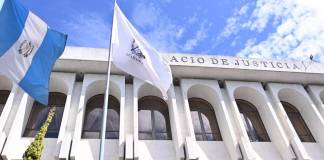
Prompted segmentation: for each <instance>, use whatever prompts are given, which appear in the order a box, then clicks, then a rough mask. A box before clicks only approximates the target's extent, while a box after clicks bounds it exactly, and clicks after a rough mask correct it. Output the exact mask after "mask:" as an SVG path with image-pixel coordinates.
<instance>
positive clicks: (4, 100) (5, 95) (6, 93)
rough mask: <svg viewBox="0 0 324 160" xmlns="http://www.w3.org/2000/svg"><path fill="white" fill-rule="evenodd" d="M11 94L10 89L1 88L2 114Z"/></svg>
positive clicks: (0, 106) (0, 109)
mask: <svg viewBox="0 0 324 160" xmlns="http://www.w3.org/2000/svg"><path fill="white" fill-rule="evenodd" d="M9 95H10V91H9V90H0V116H1V114H2V111H3V109H4V107H5V105H6V103H7V100H8V98H9Z"/></svg>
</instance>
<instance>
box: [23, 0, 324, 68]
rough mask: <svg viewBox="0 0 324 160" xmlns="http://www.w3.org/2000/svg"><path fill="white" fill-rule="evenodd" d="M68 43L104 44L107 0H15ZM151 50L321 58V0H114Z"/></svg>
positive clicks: (323, 42)
mask: <svg viewBox="0 0 324 160" xmlns="http://www.w3.org/2000/svg"><path fill="white" fill-rule="evenodd" d="M19 1H21V2H22V3H23V4H24V5H25V6H26V7H27V8H29V9H30V10H31V11H33V12H34V13H36V14H37V15H38V16H40V17H41V18H42V19H43V20H44V21H46V22H47V23H48V24H49V26H51V28H53V29H56V30H58V31H61V32H64V33H66V34H68V35H69V38H68V45H70V46H82V47H98V48H108V47H109V37H110V30H111V23H112V13H113V0H52V1H49V0H19ZM117 3H118V5H119V6H120V8H121V9H122V10H123V12H124V13H125V15H126V16H127V17H128V19H129V20H130V21H131V23H133V25H134V26H135V27H136V28H137V30H138V31H139V32H140V33H141V34H142V35H144V37H145V38H146V39H147V40H148V42H149V43H150V44H152V45H153V46H154V47H155V48H156V49H157V50H159V51H161V52H165V53H191V54H209V55H226V56H240V57H249V58H272V59H282V60H288V59H293V60H307V59H309V56H310V55H311V54H312V55H313V56H314V59H315V60H316V61H321V62H324V9H323V7H322V6H324V1H322V0H199V1H198V0H117Z"/></svg>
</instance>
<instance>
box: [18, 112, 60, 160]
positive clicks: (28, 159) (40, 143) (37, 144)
mask: <svg viewBox="0 0 324 160" xmlns="http://www.w3.org/2000/svg"><path fill="white" fill-rule="evenodd" d="M55 110H56V108H55V107H51V109H50V111H49V113H48V115H47V119H46V121H45V122H44V123H43V125H42V127H41V129H40V130H39V132H38V133H37V135H36V137H35V139H34V141H33V142H32V143H31V144H30V145H29V146H28V148H27V149H26V151H25V153H24V155H23V160H40V158H41V155H42V151H43V148H44V138H45V135H46V132H47V128H48V126H49V125H50V123H51V122H52V119H53V116H54V114H55Z"/></svg>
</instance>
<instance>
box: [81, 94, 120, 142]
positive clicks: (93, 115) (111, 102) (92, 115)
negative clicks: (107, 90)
mask: <svg viewBox="0 0 324 160" xmlns="http://www.w3.org/2000/svg"><path fill="white" fill-rule="evenodd" d="M103 105H104V94H98V95H95V96H93V97H91V98H90V99H89V100H88V102H87V105H86V112H85V116H84V121H83V122H84V123H83V130H82V138H89V139H95V138H100V133H101V125H102V113H103V108H102V107H103ZM119 115H120V103H119V101H118V99H117V98H116V97H114V96H112V95H109V98H108V113H107V125H106V136H105V137H106V139H118V138H119V117H120V116H119Z"/></svg>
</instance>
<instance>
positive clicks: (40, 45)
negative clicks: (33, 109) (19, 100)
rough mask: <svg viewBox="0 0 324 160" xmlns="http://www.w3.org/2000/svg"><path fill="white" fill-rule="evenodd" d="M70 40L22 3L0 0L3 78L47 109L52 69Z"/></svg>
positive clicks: (1, 70)
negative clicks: (12, 82) (16, 85)
mask: <svg viewBox="0 0 324 160" xmlns="http://www.w3.org/2000/svg"><path fill="white" fill-rule="evenodd" d="M66 39H67V36H66V35H64V34H62V33H59V32H57V31H54V30H52V29H51V28H49V27H48V26H47V24H46V23H45V22H44V21H42V20H41V19H40V18H39V17H37V16H36V15H35V14H33V13H32V12H30V11H29V10H28V9H26V8H25V7H24V6H22V5H21V4H20V3H19V2H18V0H0V74H1V75H5V76H7V77H8V78H10V79H11V80H12V81H14V82H16V83H17V84H18V85H19V86H20V87H21V88H22V89H23V90H24V91H25V92H27V93H28V94H29V95H30V96H31V97H33V98H34V99H35V100H36V101H38V102H40V103H42V104H44V105H47V103H48V83H49V78H50V74H51V71H52V68H53V65H54V63H55V61H56V60H57V59H58V58H59V57H60V56H61V54H62V53H63V51H64V48H65V43H66Z"/></svg>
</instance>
